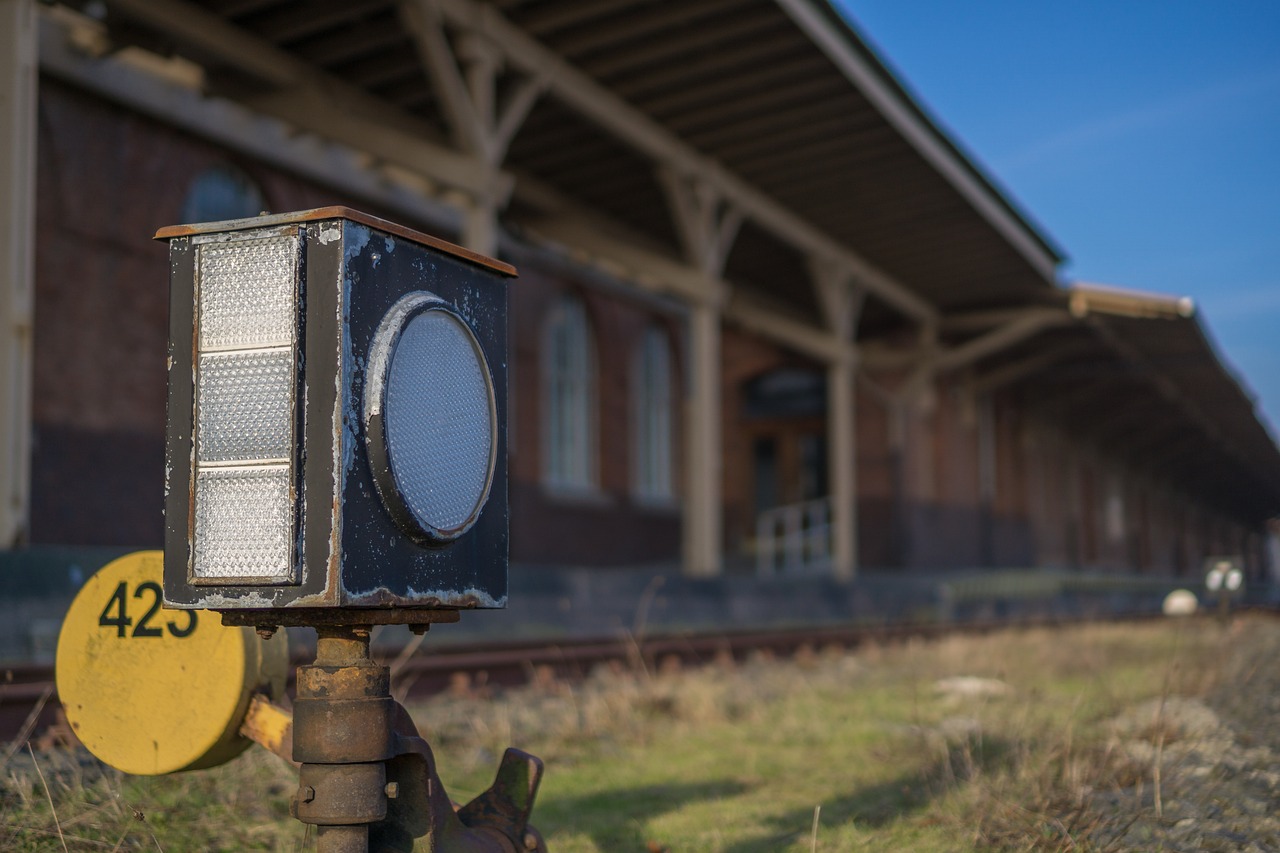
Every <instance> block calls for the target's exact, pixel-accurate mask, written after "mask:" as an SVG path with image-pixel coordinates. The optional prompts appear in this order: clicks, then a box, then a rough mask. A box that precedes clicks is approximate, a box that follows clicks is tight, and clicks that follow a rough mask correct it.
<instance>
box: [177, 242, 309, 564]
mask: <svg viewBox="0 0 1280 853" xmlns="http://www.w3.org/2000/svg"><path fill="white" fill-rule="evenodd" d="M299 248H300V241H299V236H298V232H297V231H296V230H292V229H291V230H287V231H283V232H277V233H274V234H272V233H263V232H258V233H253V234H233V235H228V236H225V237H219V238H213V239H205V240H201V241H199V243H198V248H197V256H196V258H197V260H196V288H195V296H196V299H197V305H196V317H197V321H196V322H197V324H198V332H197V335H196V350H197V352H196V377H195V378H196V387H195V442H196V471H195V480H196V482H195V494H194V501H195V511H194V513H193V515H194V520H193V521H194V523H193V530H192V539H193V541H192V557H191V579H192V580H193V581H195V582H197V583H198V582H201V581H203V582H205V583H213V584H217V583H228V584H237V583H245V584H272V583H296V582H297V576H296V575H297V571H298V568H297V566H296V565H295V564H296V562H297V560H296V559H295V554H294V550H295V549H294V543H295V542H296V535H297V530H296V528H297V523H296V516H297V513H296V512H295V509H296V506H297V503H296V498H295V495H294V492H295V486H294V480H295V476H294V475H295V468H294V466H295V457H296V455H297V453H296V450H295V448H294V418H295V411H296V409H295V402H296V401H295V395H296V393H297V392H296V390H295V389H296V388H297V384H298V377H297V375H296V371H297V368H298V359H297V346H298V337H297V326H298V319H297V312H298V293H299V283H298V275H299V272H300V266H299Z"/></svg>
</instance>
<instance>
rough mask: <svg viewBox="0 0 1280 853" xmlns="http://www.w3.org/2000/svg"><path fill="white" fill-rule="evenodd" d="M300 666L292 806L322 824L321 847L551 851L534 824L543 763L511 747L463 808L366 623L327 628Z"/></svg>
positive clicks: (437, 852) (360, 851)
mask: <svg viewBox="0 0 1280 853" xmlns="http://www.w3.org/2000/svg"><path fill="white" fill-rule="evenodd" d="M317 631H318V635H319V639H318V642H317V648H316V662H315V663H314V664H313V665H311V666H305V667H300V668H299V670H298V696H297V699H296V700H295V702H294V717H293V757H294V760H295V761H298V762H301V764H302V767H301V769H300V771H299V786H298V792H297V794H296V795H295V796H294V799H293V804H292V806H291V811H292V813H293V815H294V817H296V818H297V819H298V820H300V821H302V822H303V823H308V824H312V825H314V826H316V827H317V835H316V851H317V853H370V851H372V853H412V851H413V850H414V849H415V848H414V839H416V838H423V839H425V841H426V846H425V848H423V847H422V845H419V847H418V848H417V849H420V850H421V849H426V850H428V851H432V853H533V852H534V851H542V853H546V845H545V844H544V842H543V840H542V837H541V836H540V835H539V834H538V832H537V830H535V829H533V828H532V827H531V826H529V823H528V822H529V815H530V813H531V812H532V811H533V803H534V798H535V797H536V796H537V792H538V783H539V782H540V781H541V779H542V762H541V761H539V760H538V759H537V758H535V757H534V756H532V755H528V754H527V753H524V752H521V751H520V750H517V749H508V750H507V752H506V754H505V755H504V756H503V758H502V764H501V765H500V766H499V768H498V775H497V778H496V779H495V780H494V783H493V785H491V786H490V787H489V789H488V790H487V791H485V792H484V793H482V794H480V796H478V797H476V798H475V799H474V800H472V801H471V802H470V803H467V804H466V805H465V806H463V807H461V808H460V809H457V810H455V809H454V806H453V803H452V802H451V801H450V800H449V795H448V793H447V792H446V791H445V788H444V785H443V784H442V783H441V781H440V776H439V774H438V773H437V772H436V765H435V756H434V755H433V754H432V752H431V747H430V745H429V744H428V743H427V742H426V741H425V740H424V739H423V738H422V737H421V736H420V735H419V734H418V730H417V727H416V726H415V725H414V723H413V720H412V719H411V718H410V716H409V714H408V712H406V711H405V709H404V708H403V707H402V706H401V705H400V704H399V703H398V702H395V701H394V700H393V699H392V698H391V697H390V692H389V688H390V671H389V670H388V668H387V667H385V666H380V665H378V664H376V663H375V662H374V661H373V660H371V659H370V658H369V629H368V627H366V626H352V625H347V626H342V627H332V628H329V627H321V628H318V629H317Z"/></svg>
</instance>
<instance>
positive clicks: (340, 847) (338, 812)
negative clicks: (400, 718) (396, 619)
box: [292, 626, 396, 853]
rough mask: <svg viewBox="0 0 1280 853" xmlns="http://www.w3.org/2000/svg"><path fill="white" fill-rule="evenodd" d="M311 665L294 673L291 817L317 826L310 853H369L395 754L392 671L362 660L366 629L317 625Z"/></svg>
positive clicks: (384, 811) (366, 653)
mask: <svg viewBox="0 0 1280 853" xmlns="http://www.w3.org/2000/svg"><path fill="white" fill-rule="evenodd" d="M317 632H318V635H319V640H318V643H317V648H316V661H315V663H314V664H313V665H311V666H304V667H300V668H299V669H298V695H297V699H296V701H295V702H294V712H293V758H294V760H295V761H298V762H300V763H301V764H302V768H301V770H300V771H299V785H298V792H297V794H296V795H295V797H294V800H293V808H292V811H293V815H294V817H296V818H297V819H298V820H300V821H302V822H303V823H309V824H312V825H314V826H316V827H318V829H317V833H316V851H317V853H368V851H369V825H370V824H373V823H377V822H379V821H381V820H384V819H385V818H386V816H387V794H388V786H387V770H386V764H385V762H386V761H387V759H389V758H391V757H393V756H394V755H395V752H396V750H395V745H396V741H395V734H394V732H393V731H392V720H393V719H394V715H395V702H394V701H393V700H392V699H391V693H390V681H391V673H390V670H389V668H388V667H385V666H379V665H378V664H376V663H374V661H373V660H372V659H370V657H369V629H368V628H367V627H350V626H347V627H334V628H318V629H317Z"/></svg>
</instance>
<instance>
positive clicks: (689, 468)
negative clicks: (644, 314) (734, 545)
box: [683, 301, 724, 577]
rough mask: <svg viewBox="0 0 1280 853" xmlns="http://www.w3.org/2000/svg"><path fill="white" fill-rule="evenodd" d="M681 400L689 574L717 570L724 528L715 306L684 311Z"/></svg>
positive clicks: (708, 573)
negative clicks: (685, 381) (685, 362)
mask: <svg viewBox="0 0 1280 853" xmlns="http://www.w3.org/2000/svg"><path fill="white" fill-rule="evenodd" d="M687 393H688V396H687V398H686V404H685V425H684V435H685V465H684V469H685V496H684V524H683V528H684V570H685V573H686V574H688V575H690V576H692V577H711V576H714V575H718V574H720V571H721V563H722V555H721V550H722V535H723V530H724V521H723V515H724V512H723V507H722V506H721V494H720V491H721V489H720V485H721V478H722V474H723V471H722V469H723V453H724V450H723V447H722V446H721V435H720V431H721V429H722V425H721V413H720V306H719V304H718V303H717V302H714V301H712V302H707V303H702V304H695V305H693V306H692V308H691V310H690V312H689V387H688V392H687Z"/></svg>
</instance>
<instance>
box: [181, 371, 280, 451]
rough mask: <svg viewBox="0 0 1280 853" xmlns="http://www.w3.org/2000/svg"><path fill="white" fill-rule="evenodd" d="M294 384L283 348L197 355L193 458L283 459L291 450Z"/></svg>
mask: <svg viewBox="0 0 1280 853" xmlns="http://www.w3.org/2000/svg"><path fill="white" fill-rule="evenodd" d="M293 382H294V378H293V353H292V352H291V351H290V350H288V349H277V350H248V351H244V352H223V353H214V354H211V355H202V356H200V371H199V378H198V380H197V384H196V387H197V388H198V389H199V399H198V401H197V403H196V406H197V417H196V424H197V434H196V437H197V440H198V442H199V450H198V451H197V457H196V458H197V459H198V460H199V461H200V462H237V461H245V462H248V461H258V460H265V459H281V460H283V459H288V458H289V457H290V455H291V454H292V452H293V429H292V425H293Z"/></svg>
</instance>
